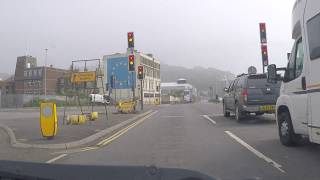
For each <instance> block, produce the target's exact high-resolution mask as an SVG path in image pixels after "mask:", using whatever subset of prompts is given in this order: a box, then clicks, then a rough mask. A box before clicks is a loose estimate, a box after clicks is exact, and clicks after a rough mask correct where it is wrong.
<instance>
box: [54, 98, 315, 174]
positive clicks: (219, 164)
mask: <svg viewBox="0 0 320 180" xmlns="http://www.w3.org/2000/svg"><path fill="white" fill-rule="evenodd" d="M52 163H64V164H65V163H67V164H89V165H143V166H151V165H155V166H158V167H177V168H185V169H190V170H196V171H199V172H202V173H205V174H208V175H210V176H213V177H217V178H222V179H248V178H252V179H299V180H300V179H319V177H320V176H319V175H320V172H319V166H320V148H319V146H318V145H313V144H308V143H304V144H302V145H300V146H298V147H294V148H288V147H284V146H282V145H281V144H280V142H279V140H278V134H277V129H276V124H275V120H274V116H272V115H266V116H262V117H255V116H252V117H249V118H247V119H246V120H243V122H241V123H238V122H236V121H235V120H234V118H233V117H231V118H225V117H223V116H222V114H221V105H219V104H209V103H201V104H185V105H161V106H159V107H158V108H157V113H155V114H154V115H153V116H151V117H149V118H147V119H145V120H144V121H143V122H142V123H140V124H138V125H136V126H134V127H133V128H131V129H130V130H128V131H126V132H125V133H124V134H123V135H122V136H120V137H119V138H116V139H114V140H113V141H112V142H110V143H108V144H107V145H106V146H103V147H101V148H98V149H94V150H88V151H84V152H77V153H65V154H62V156H61V155H60V156H58V158H56V159H53V162H52Z"/></svg>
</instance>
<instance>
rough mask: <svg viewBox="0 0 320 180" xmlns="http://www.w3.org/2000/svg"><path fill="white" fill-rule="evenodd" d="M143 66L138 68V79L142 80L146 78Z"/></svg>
mask: <svg viewBox="0 0 320 180" xmlns="http://www.w3.org/2000/svg"><path fill="white" fill-rule="evenodd" d="M143 73H144V72H143V66H138V79H140V80H142V79H143V78H144V74H143Z"/></svg>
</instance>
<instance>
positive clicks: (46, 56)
mask: <svg viewBox="0 0 320 180" xmlns="http://www.w3.org/2000/svg"><path fill="white" fill-rule="evenodd" d="M44 50H45V52H46V54H45V59H44V96H45V98H47V58H48V48H46V49H44Z"/></svg>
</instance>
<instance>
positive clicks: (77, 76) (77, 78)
mask: <svg viewBox="0 0 320 180" xmlns="http://www.w3.org/2000/svg"><path fill="white" fill-rule="evenodd" d="M92 81H96V72H95V71H94V72H77V73H72V75H71V82H72V83H80V82H92Z"/></svg>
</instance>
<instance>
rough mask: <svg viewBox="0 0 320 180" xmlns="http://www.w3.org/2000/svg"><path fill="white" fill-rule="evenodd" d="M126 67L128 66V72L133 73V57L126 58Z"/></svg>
mask: <svg viewBox="0 0 320 180" xmlns="http://www.w3.org/2000/svg"><path fill="white" fill-rule="evenodd" d="M128 61H129V62H128V66H129V71H135V69H134V67H135V66H134V55H129V56H128Z"/></svg>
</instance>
